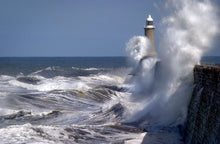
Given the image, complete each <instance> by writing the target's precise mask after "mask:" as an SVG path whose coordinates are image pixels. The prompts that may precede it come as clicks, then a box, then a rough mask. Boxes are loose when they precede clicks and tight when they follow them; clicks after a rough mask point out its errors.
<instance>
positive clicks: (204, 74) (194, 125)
mask: <svg viewBox="0 0 220 144" xmlns="http://www.w3.org/2000/svg"><path fill="white" fill-rule="evenodd" d="M194 83H195V87H194V90H193V94H192V99H191V102H190V104H189V109H188V116H187V120H186V122H185V130H184V141H185V143H186V144H220V66H219V65H196V66H195V68H194Z"/></svg>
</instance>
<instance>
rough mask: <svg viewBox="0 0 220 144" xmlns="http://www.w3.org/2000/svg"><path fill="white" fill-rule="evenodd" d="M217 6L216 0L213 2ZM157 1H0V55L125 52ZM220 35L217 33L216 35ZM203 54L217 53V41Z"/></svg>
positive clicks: (157, 17) (155, 14)
mask: <svg viewBox="0 0 220 144" xmlns="http://www.w3.org/2000/svg"><path fill="white" fill-rule="evenodd" d="M213 1H214V2H215V3H216V4H217V5H218V6H219V5H220V2H219V0H213ZM162 4H163V0H126V1H125V0H0V57H8V56H9V57H26V56H30V57H31V56H34V57H39V56H40V57H45V56H50V57H54V56H61V57H62V56H70V57H73V56H125V48H126V43H127V42H128V41H129V39H130V38H131V37H133V36H135V35H144V25H145V23H146V18H147V15H148V14H149V13H150V14H151V15H152V17H153V18H154V24H155V26H156V30H155V43H156V46H157V45H158V41H159V37H160V35H161V34H160V30H159V29H157V27H158V25H159V23H160V21H161V18H162V17H163V15H164V14H163V13H162V12H161V10H160V7H158V5H159V6H160V5H162ZM219 38H220V37H219ZM214 47H215V48H214V49H213V50H212V51H211V52H210V53H208V54H207V55H220V50H219V49H220V48H217V47H220V42H217V43H216V45H215V46H214Z"/></svg>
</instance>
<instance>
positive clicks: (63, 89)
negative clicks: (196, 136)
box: [0, 57, 220, 144]
mask: <svg viewBox="0 0 220 144" xmlns="http://www.w3.org/2000/svg"><path fill="white" fill-rule="evenodd" d="M202 62H205V63H220V57H204V58H203V59H202ZM130 71H131V68H130V65H129V64H128V62H127V60H126V58H125V57H73V58H72V57H51V58H50V57H42V58H40V57H39V58H28V57H25V58H16V57H15V58H7V57H3V58H0V143H7V144H16V143H19V144H20V143H36V144H40V143H42V144H45V143H51V144H52V143H65V144H72V143H80V144H81V143H82V144H99V143H115V144H116V143H117V144H118V143H134V144H138V143H147V142H148V143H150V142H151V141H152V142H153V141H155V139H159V140H160V139H163V138H164V139H166V138H167V137H166V135H159V137H158V135H155V133H149V134H148V137H146V134H147V132H146V130H143V129H139V128H138V127H135V125H132V126H131V125H126V124H125V123H123V122H124V118H125V117H126V113H125V111H126V108H125V107H124V105H126V101H124V99H127V98H128V96H129V95H130V92H129V88H130V86H129V85H128V84H125V83H124V82H125V80H126V78H127V76H128V74H129V73H130ZM134 109H135V107H134ZM151 137H152V139H151ZM143 139H145V140H146V139H147V142H146V141H143ZM175 139H176V138H175ZM177 139H178V138H177ZM179 139H181V138H179ZM157 142H158V141H157ZM161 143H164V141H162V140H161ZM170 143H172V142H171V141H170ZM173 143H175V142H173Z"/></svg>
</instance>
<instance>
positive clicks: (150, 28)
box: [144, 14, 157, 56]
mask: <svg viewBox="0 0 220 144" xmlns="http://www.w3.org/2000/svg"><path fill="white" fill-rule="evenodd" d="M153 21H154V20H153V18H152V17H151V15H150V14H149V15H148V18H147V20H146V26H145V27H144V31H145V36H146V37H147V38H148V39H149V40H150V42H151V49H150V51H148V55H147V56H157V52H156V49H155V43H154V30H155V26H154V25H153Z"/></svg>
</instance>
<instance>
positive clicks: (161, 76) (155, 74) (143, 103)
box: [126, 0, 219, 127]
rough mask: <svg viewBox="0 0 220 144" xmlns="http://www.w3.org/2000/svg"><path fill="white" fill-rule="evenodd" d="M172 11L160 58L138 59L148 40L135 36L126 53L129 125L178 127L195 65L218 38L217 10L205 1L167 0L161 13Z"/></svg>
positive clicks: (165, 24)
mask: <svg viewBox="0 0 220 144" xmlns="http://www.w3.org/2000/svg"><path fill="white" fill-rule="evenodd" d="M166 9H167V10H169V11H170V12H171V13H170V14H168V15H167V16H166V17H164V18H163V19H162V21H161V26H162V29H163V35H162V36H161V41H160V46H159V48H158V53H159V56H158V57H149V58H146V59H142V58H143V57H144V56H145V55H147V52H148V51H147V50H148V49H150V47H151V44H150V41H149V40H148V39H147V38H146V37H143V36H135V37H133V38H131V39H130V40H129V42H128V43H127V48H126V51H127V53H128V56H129V58H130V60H131V62H132V63H133V64H134V70H133V72H132V74H133V77H132V78H131V79H130V80H129V81H128V83H130V84H132V85H133V88H132V89H131V91H132V95H131V97H130V99H129V100H130V102H134V103H135V107H138V108H136V109H135V110H134V109H133V110H131V108H129V106H127V114H126V115H127V122H131V123H135V124H138V125H139V126H140V127H144V126H146V125H150V124H151V125H178V124H182V123H183V122H184V120H185V118H186V115H187V107H188V104H189V101H190V98H191V93H192V88H193V67H194V65H195V64H199V63H200V59H201V57H202V55H203V54H205V53H206V52H208V50H210V49H211V47H212V44H213V42H214V39H215V37H216V36H217V35H218V31H219V30H218V27H219V21H218V19H219V18H218V15H217V9H216V7H215V6H214V5H213V4H212V3H211V2H210V1H209V0H184V1H179V0H167V1H166V2H165V10H166Z"/></svg>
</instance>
